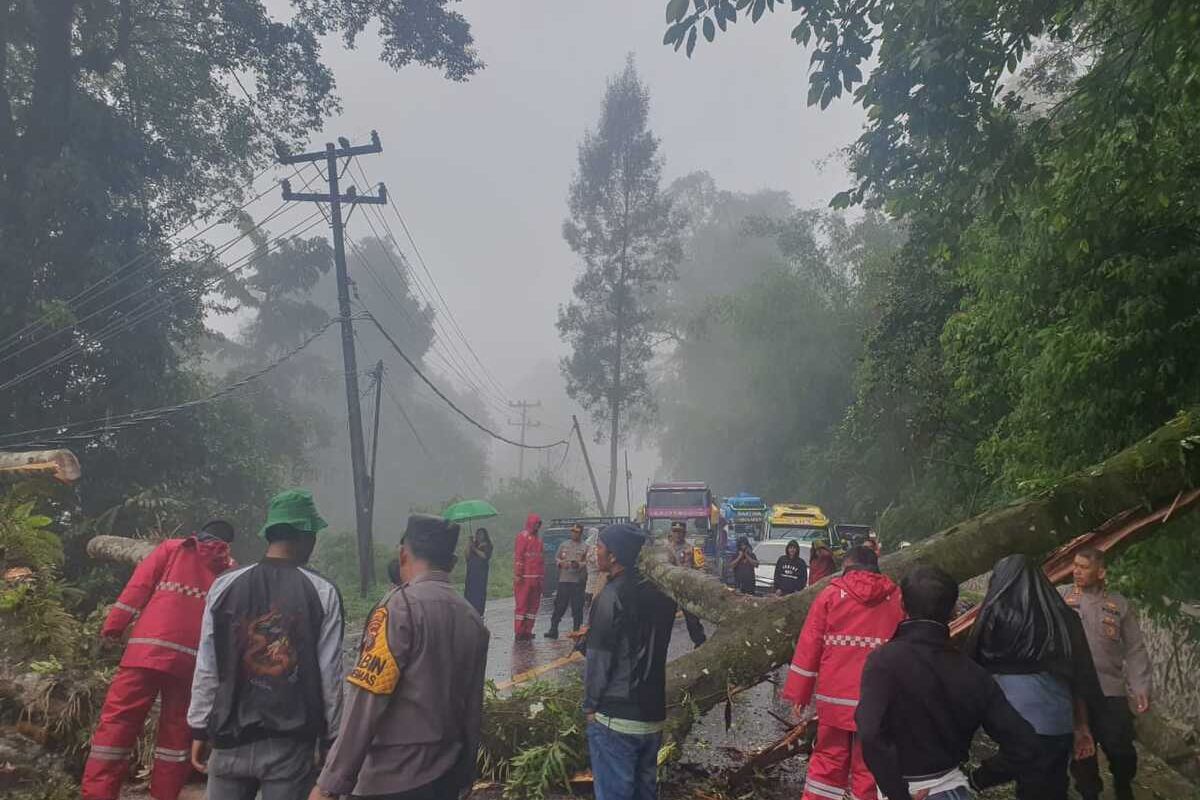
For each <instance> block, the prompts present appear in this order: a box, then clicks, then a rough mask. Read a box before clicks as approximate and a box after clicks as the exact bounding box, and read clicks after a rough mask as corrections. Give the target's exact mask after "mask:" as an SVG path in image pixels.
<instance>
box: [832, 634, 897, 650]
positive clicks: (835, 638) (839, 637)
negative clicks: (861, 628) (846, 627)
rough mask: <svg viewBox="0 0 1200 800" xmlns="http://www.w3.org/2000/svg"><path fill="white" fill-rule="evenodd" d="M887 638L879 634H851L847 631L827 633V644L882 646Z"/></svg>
mask: <svg viewBox="0 0 1200 800" xmlns="http://www.w3.org/2000/svg"><path fill="white" fill-rule="evenodd" d="M885 641H887V640H886V639H880V638H879V637H878V636H851V635H849V634H845V633H827V634H825V644H828V645H835V646H841V647H871V648H874V647H882V646H883V643H884V642H885Z"/></svg>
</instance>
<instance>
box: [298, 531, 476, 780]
mask: <svg viewBox="0 0 1200 800" xmlns="http://www.w3.org/2000/svg"><path fill="white" fill-rule="evenodd" d="M458 535H459V527H458V525H457V524H455V523H452V522H447V521H446V520H444V519H442V518H441V517H433V516H427V515H424V514H414V515H413V516H411V517H409V518H408V527H407V528H406V529H405V532H404V538H403V539H402V540H401V543H400V585H399V586H397V587H396V588H394V589H392V590H391V592H390V593H389V594H387V595H386V596H385V597H384V598H383V599H382V600H381V601H379V605H377V606H376V607H375V610H374V611H372V612H371V615H370V617H369V618H368V620H367V625H366V628H365V629H364V630H363V638H362V643H361V645H360V646H359V654H358V661H357V663H356V665H355V667H354V670H353V671H352V672H351V673H350V677H349V678H348V679H347V683H348V684H349V686H348V687H347V690H346V691H347V695H346V711H345V714H343V716H342V727H341V731H340V733H339V735H338V737H337V742H336V744H334V746H333V750H331V751H330V753H329V758H328V760H327V761H326V763H325V768H324V770H323V771H322V772H321V776H320V777H319V778H318V779H317V785H316V787H315V788H314V789H313V791H312V794H311V795H310V797H311V798H312V800H319V798H328V797H337V796H341V795H350V794H353V796H354V797H356V798H380V800H382V799H383V798H387V799H388V800H457V798H458V797H459V795H460V794H461V793H462V792H463V791H465V790H466V789H468V788H470V786H471V784H472V782H473V781H474V779H475V762H476V755H477V753H478V750H479V730H480V725H481V722H482V718H483V682H484V667H485V665H486V662H487V648H488V631H487V628H485V627H484V625H483V620H481V619H480V617H479V614H478V613H477V612H476V611H475V609H474V608H472V607H471V604H470V603H468V602H467V601H466V600H465V599H464V598H463V597H462V596H461V595H459V594H458V592H457V591H455V589H454V587H453V586H452V585H451V584H450V574H449V573H450V570H451V569H453V568H454V561H455V555H454V552H455V550H456V548H457V547H458Z"/></svg>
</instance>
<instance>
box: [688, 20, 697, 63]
mask: <svg viewBox="0 0 1200 800" xmlns="http://www.w3.org/2000/svg"><path fill="white" fill-rule="evenodd" d="M695 49H696V26H695V25H693V26H692V29H691V30H690V31H688V39H687V54H688V58H691V57H692V51H693V50H695Z"/></svg>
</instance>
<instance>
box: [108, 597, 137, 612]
mask: <svg viewBox="0 0 1200 800" xmlns="http://www.w3.org/2000/svg"><path fill="white" fill-rule="evenodd" d="M113 606H114V607H115V608H119V609H121V610H122V611H128V612H129V613H130V614H136V613H138V610H137V609H136V608H134V607H133V606H127V605H125V604H124V603H122V602H121V601H120V600H118V601H117V602H115V603H113Z"/></svg>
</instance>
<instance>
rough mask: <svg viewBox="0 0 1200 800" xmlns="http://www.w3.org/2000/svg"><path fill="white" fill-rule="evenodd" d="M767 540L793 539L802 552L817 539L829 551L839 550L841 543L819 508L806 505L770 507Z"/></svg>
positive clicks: (795, 504) (791, 504)
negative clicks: (823, 543) (798, 544)
mask: <svg viewBox="0 0 1200 800" xmlns="http://www.w3.org/2000/svg"><path fill="white" fill-rule="evenodd" d="M767 538H768V539H795V540H796V541H797V542H799V543H800V547H801V549H802V550H805V551H807V550H808V549H809V548H810V547H811V546H812V543H813V542H814V541H817V540H818V539H820V540H822V541H824V542H825V543H826V544H827V545H829V547H830V549H832V550H834V551H837V550H839V549H840V545H841V541H840V540H839V538H838V535H837V533H836V532H835V531H834V529H833V526H832V525H830V524H829V517H827V516H825V512H824V511H822V510H821V507H820V506H814V505H810V504H807V503H776V504H775V505H773V506H771V513H770V515H769V516H768V517H767Z"/></svg>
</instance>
